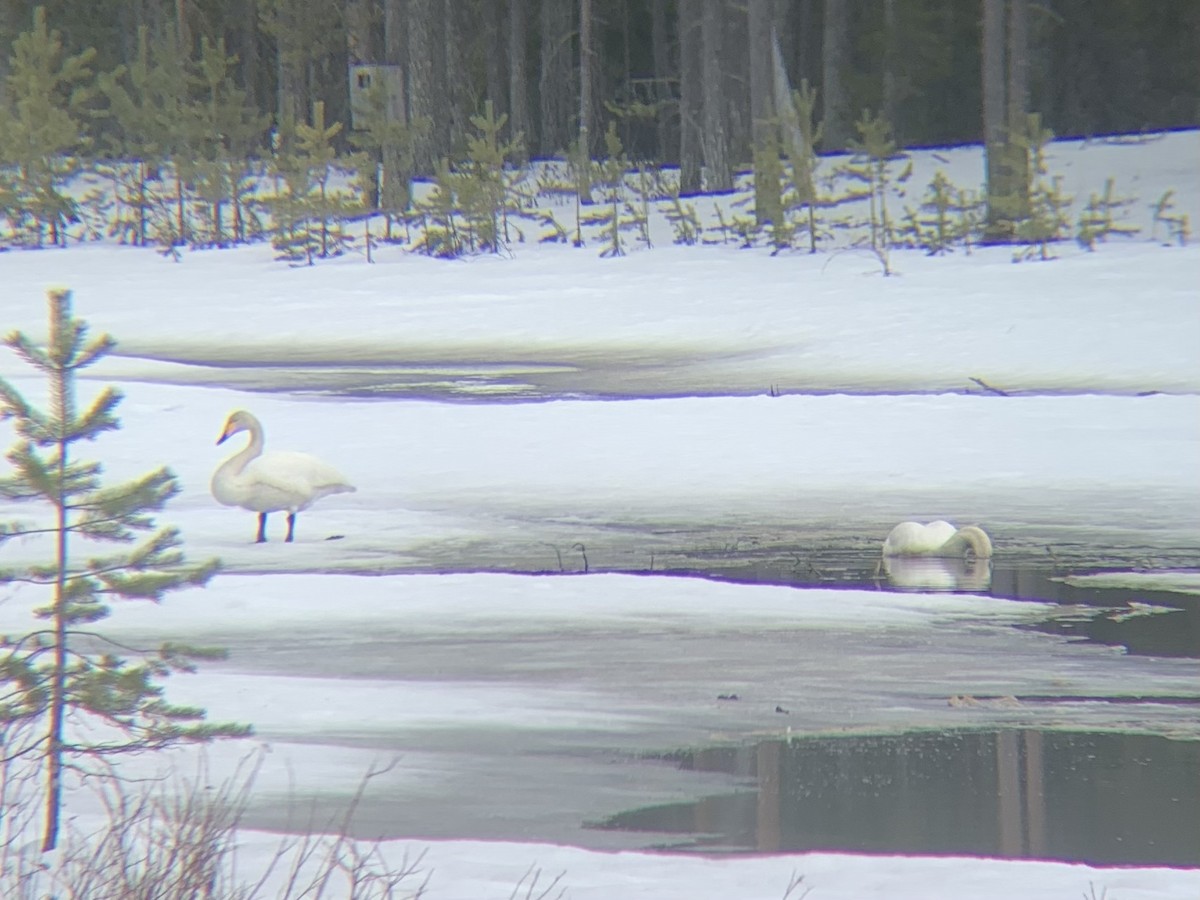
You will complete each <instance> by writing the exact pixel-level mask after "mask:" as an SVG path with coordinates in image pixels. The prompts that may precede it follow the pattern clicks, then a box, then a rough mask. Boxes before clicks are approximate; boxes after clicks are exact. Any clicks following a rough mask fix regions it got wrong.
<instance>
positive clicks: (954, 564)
mask: <svg viewBox="0 0 1200 900" xmlns="http://www.w3.org/2000/svg"><path fill="white" fill-rule="evenodd" d="M882 568H883V574H884V575H886V576H887V580H888V583H889V584H890V585H891V586H892V587H896V588H900V589H901V590H909V591H987V590H990V589H991V586H992V561H991V559H987V558H985V559H979V558H975V559H945V558H939V557H936V556H885V557H884V558H883V566H882Z"/></svg>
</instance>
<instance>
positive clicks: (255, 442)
mask: <svg viewBox="0 0 1200 900" xmlns="http://www.w3.org/2000/svg"><path fill="white" fill-rule="evenodd" d="M247 430H248V431H249V432H250V442H249V443H248V444H246V446H245V447H243V448H242V449H241V450H239V451H238V452H237V453H235V454H233V456H231V457H229V459H228V460H227V461H226V462H225V466H224V467H223V468H228V469H230V470H232V471H234V472H240V471H242V469H244V468H246V466H247V465H248V464H249V462H250V460H252V459H255V458H256V457H258V456H261V455H262V451H263V433H262V426H261V425H259V424H258V423H257V422H252V423H251V424H250V426H249V428H248V429H247Z"/></svg>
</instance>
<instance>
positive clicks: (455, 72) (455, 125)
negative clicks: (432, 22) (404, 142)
mask: <svg viewBox="0 0 1200 900" xmlns="http://www.w3.org/2000/svg"><path fill="white" fill-rule="evenodd" d="M465 9H466V5H465V4H464V3H462V0H442V16H441V24H442V35H441V36H442V44H441V48H442V52H441V55H440V58H439V59H438V60H437V66H436V68H435V70H434V71H436V72H438V73H439V74H440V75H441V78H442V82H443V84H444V87H443V100H444V109H445V114H444V116H443V118H444V119H445V128H444V129H443V130H442V132H441V140H442V143H441V145H440V146H439V148H438V156H439V157H441V156H446V155H448V154H450V153H452V152H453V151H454V150H455V148H459V147H463V146H465V145H466V135H467V131H468V129H469V128H470V117H471V115H472V113H473V112H474V110H472V109H471V108H470V107H471V98H470V94H471V90H470V84H469V81H468V77H467V59H466V48H465V47H464V41H463V29H462V23H461V22H460V20H459V17H460V15H461V14H462V12H463V11H464V10H465Z"/></svg>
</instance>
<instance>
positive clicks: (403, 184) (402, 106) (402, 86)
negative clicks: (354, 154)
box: [381, 0, 413, 228]
mask: <svg viewBox="0 0 1200 900" xmlns="http://www.w3.org/2000/svg"><path fill="white" fill-rule="evenodd" d="M407 30H408V0H384V7H383V58H384V61H385V62H386V63H387V64H388V65H389V66H395V67H396V68H395V71H396V75H395V76H394V77H393V79H392V81H391V82H389V84H388V116H389V118H390V119H391V121H393V122H397V123H400V124H405V123H408V121H409V115H408V92H407V90H406V86H407V82H408V79H407V78H406V77H405V61H406V60H407V58H408V46H407V41H406V35H407ZM412 178H413V172H412V165H411V163H410V162H409V161H407V160H405V159H404V154H403V153H401V150H400V148H399V147H397V146H395V144H389V145H388V146H385V147H384V148H383V191H382V197H381V201H382V204H383V206H384V208H386V209H389V210H394V211H397V212H402V211H404V210H406V209H408V207H409V205H410V203H411V202H412V193H411V185H412ZM388 221H389V228H390V227H391V226H390V221H391V220H390V219H389V220H388Z"/></svg>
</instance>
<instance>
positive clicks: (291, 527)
mask: <svg viewBox="0 0 1200 900" xmlns="http://www.w3.org/2000/svg"><path fill="white" fill-rule="evenodd" d="M295 530H296V514H295V513H288V536H287V537H286V538H284V540H285V541H287V542H288V543H289V544H290V543H291V542H292V533H293V532H294V531H295Z"/></svg>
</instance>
